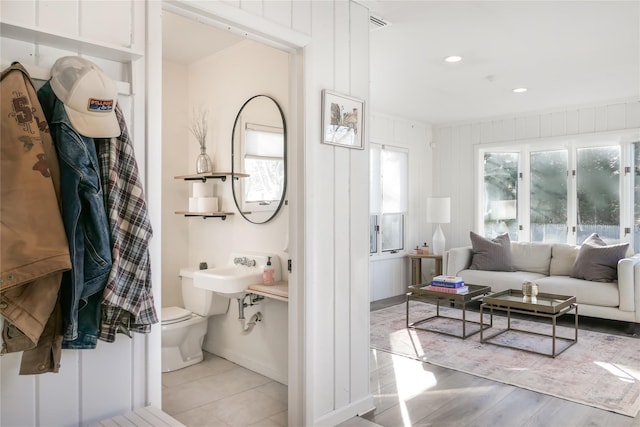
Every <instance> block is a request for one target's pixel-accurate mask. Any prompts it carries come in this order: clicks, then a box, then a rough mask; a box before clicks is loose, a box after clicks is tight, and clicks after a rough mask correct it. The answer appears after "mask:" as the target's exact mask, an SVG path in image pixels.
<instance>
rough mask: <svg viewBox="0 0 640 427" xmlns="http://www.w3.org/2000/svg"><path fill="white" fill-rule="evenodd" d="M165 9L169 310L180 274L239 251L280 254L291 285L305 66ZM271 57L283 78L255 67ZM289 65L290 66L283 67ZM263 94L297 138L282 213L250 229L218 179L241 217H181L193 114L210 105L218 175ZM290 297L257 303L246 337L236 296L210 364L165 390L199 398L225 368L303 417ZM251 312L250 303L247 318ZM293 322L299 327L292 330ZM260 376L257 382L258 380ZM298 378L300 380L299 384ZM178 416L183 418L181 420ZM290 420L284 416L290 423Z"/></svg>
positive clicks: (218, 188)
mask: <svg viewBox="0 0 640 427" xmlns="http://www.w3.org/2000/svg"><path fill="white" fill-rule="evenodd" d="M167 8H170V9H171V10H167ZM167 8H165V9H163V11H162V16H163V19H162V20H163V30H162V32H163V58H162V64H163V65H162V75H163V84H162V87H163V93H162V99H163V101H162V104H163V105H162V111H163V120H162V158H163V161H162V165H161V167H162V195H161V198H162V212H163V214H162V240H163V242H164V243H163V245H162V280H161V282H162V305H163V307H168V306H182V304H183V301H182V297H181V292H180V280H179V277H178V272H179V271H180V269H181V268H184V267H190V266H194V265H195V266H197V265H198V264H199V263H200V262H207V264H208V265H209V266H210V267H213V266H221V265H224V264H225V263H227V262H228V257H229V254H230V253H232V252H233V251H241V250H251V251H258V252H273V251H275V252H277V253H278V254H279V256H280V258H281V262H282V263H283V264H282V271H283V275H285V278H286V279H287V280H288V282H289V288H290V289H292V288H293V286H294V283H296V282H297V280H296V276H297V277H300V271H301V269H299V270H298V271H297V272H296V271H295V270H294V271H293V272H292V273H291V274H289V273H288V272H287V264H288V263H287V261H288V260H290V259H293V260H294V262H295V260H296V252H297V251H298V250H299V248H300V247H301V246H300V245H301V243H300V242H299V241H298V233H297V232H296V229H297V224H298V221H297V220H296V218H298V216H297V209H298V203H297V201H296V200H294V199H293V197H292V196H291V195H295V194H299V191H300V190H299V189H298V187H297V185H298V183H297V181H298V180H297V179H296V177H297V176H298V175H297V174H298V171H299V170H300V169H299V165H301V164H302V163H301V162H300V161H299V160H300V153H301V148H300V147H298V146H296V145H294V144H301V143H302V138H299V137H296V136H295V135H296V134H297V133H298V132H299V129H298V128H297V126H296V121H297V120H296V117H298V115H299V114H300V112H299V111H298V110H299V108H300V107H299V105H301V102H299V101H298V98H299V95H298V94H299V93H301V91H300V90H299V82H298V74H299V69H298V68H299V67H298V66H297V65H296V64H298V63H299V62H298V61H300V59H299V55H300V54H299V53H297V52H296V51H294V50H290V49H286V48H285V49H283V48H282V47H281V46H278V47H274V46H272V45H270V44H269V43H268V42H264V41H265V39H264V38H263V39H262V40H261V41H257V40H256V39H255V38H253V37H251V36H250V35H249V34H248V33H247V32H245V31H243V30H240V29H238V28H231V27H230V26H228V25H225V26H220V25H219V24H217V23H216V21H215V19H209V18H208V19H207V20H206V21H207V22H206V23H205V22H203V21H204V20H205V19H204V18H202V17H200V16H198V17H197V18H196V17H194V15H193V14H192V13H190V12H188V11H183V10H179V9H180V6H175V5H173V6H171V7H169V6H167ZM177 9H178V10H177ZM274 58H275V59H274ZM256 61H258V62H256ZM271 61H276V62H278V61H280V65H278V66H276V67H275V68H276V69H283V68H282V67H283V66H284V73H285V75H277V76H274V74H273V73H270V72H267V71H266V69H265V67H264V66H257V65H256V64H265V63H271ZM282 61H285V64H284V65H282V63H281V62H282ZM278 67H279V68H278ZM274 79H275V80H276V81H275V83H274ZM238 82H243V84H238ZM257 94H267V95H270V96H273V97H275V98H276V99H277V100H278V103H279V104H280V105H281V106H283V110H284V112H285V116H286V120H287V132H288V133H289V135H290V136H289V137H288V140H289V143H288V150H287V151H288V157H289V167H288V168H287V169H288V170H287V173H288V182H289V184H288V186H287V187H288V188H287V194H286V197H285V200H286V202H285V204H284V206H283V209H282V210H281V211H280V212H279V213H278V215H276V217H275V218H274V219H273V220H272V221H270V222H269V223H267V224H262V225H255V224H252V223H250V222H248V221H246V220H245V219H244V218H243V217H242V216H241V215H239V214H238V213H237V210H236V208H235V205H234V201H233V194H232V190H231V183H230V182H229V180H227V181H226V182H222V181H221V180H220V181H216V182H215V183H212V187H213V192H214V193H215V196H216V197H218V200H219V204H220V210H224V211H229V212H235V215H230V216H228V217H227V218H226V219H225V220H222V219H220V218H208V219H206V220H205V219H204V218H198V217H185V216H183V215H180V214H176V213H175V212H176V211H185V210H188V209H187V207H188V202H189V197H190V196H191V194H190V185H189V184H188V183H185V182H184V180H180V179H175V177H176V176H182V175H188V174H192V173H195V161H196V157H197V155H198V153H199V146H198V143H197V142H196V140H195V139H194V138H192V137H191V136H190V133H189V125H190V117H192V116H193V115H194V112H195V111H196V110H198V109H201V108H205V109H208V113H209V134H210V138H208V140H207V153H208V154H209V155H210V157H211V158H212V161H213V165H214V166H213V168H214V170H216V171H223V172H225V171H226V172H228V171H230V169H231V133H232V127H233V123H234V118H235V116H236V114H237V113H238V110H239V109H240V107H241V106H242V105H243V103H244V102H245V101H246V100H247V99H249V98H250V97H252V96H254V95H257ZM167 242H170V243H167ZM300 267H301V265H300ZM289 297H290V298H289V302H282V301H275V300H274V301H270V300H269V299H268V298H267V299H265V300H264V301H263V302H260V304H261V307H260V308H259V309H260V311H261V312H262V314H263V316H264V320H263V322H262V324H259V325H257V327H256V328H254V329H253V330H252V331H251V332H250V333H249V334H246V335H245V334H242V327H241V326H242V325H241V324H242V322H243V321H242V320H240V319H238V306H237V304H236V301H235V300H232V301H231V303H230V306H229V311H228V312H227V314H226V315H219V316H215V318H214V317H212V318H210V319H209V320H208V332H207V336H206V337H205V339H204V343H203V348H204V350H205V360H204V362H203V363H202V364H200V365H194V366H192V367H189V368H185V369H184V374H177V373H178V372H179V371H175V372H174V373H172V375H170V376H167V384H165V378H164V377H163V391H164V390H165V387H170V386H171V387H174V386H176V385H180V384H184V387H183V388H184V389H185V390H186V389H190V392H193V391H194V390H193V387H196V386H199V385H204V387H205V388H204V389H202V391H201V392H200V393H198V392H196V393H195V395H199V394H200V395H201V394H206V393H209V395H211V389H206V387H207V385H206V384H207V381H200V384H194V383H192V380H194V376H195V381H197V380H199V379H202V376H203V375H218V374H221V373H224V372H228V373H229V374H228V377H229V378H227V380H229V381H230V383H229V385H227V386H226V387H225V388H226V389H227V390H226V391H229V390H234V389H235V390H239V392H244V391H243V390H242V388H243V387H245V386H246V385H247V384H253V382H252V381H258V382H260V383H261V384H259V385H256V386H255V387H258V389H259V390H258V392H259V393H263V394H266V395H267V396H268V397H270V398H272V399H274V398H275V399H277V400H278V401H282V394H283V393H284V396H285V405H287V404H288V412H289V415H288V419H289V420H292V419H293V420H296V419H300V415H299V414H300V413H301V412H302V410H301V408H302V400H301V397H299V396H301V393H299V392H297V391H296V390H300V389H301V378H302V375H301V372H300V367H301V366H302V364H301V363H300V362H299V361H300V359H301V355H302V339H301V338H300V332H299V331H301V325H302V322H301V321H300V319H299V318H300V317H301V316H300V314H299V313H298V310H299V308H298V307H299V305H301V304H300V301H301V298H302V293H301V290H300V289H299V288H295V289H292V292H291V291H290V295H289ZM253 309H254V308H253V307H249V309H248V310H249V312H248V313H247V314H248V315H247V316H246V318H247V319H249V317H250V316H251V313H252V311H250V310H253ZM292 322H293V323H294V325H299V326H297V327H296V326H293V327H292V326H291V324H292ZM239 328H240V329H239ZM292 355H293V356H292ZM210 368H212V369H213V370H212V371H207V372H209V374H207V373H204V372H205V370H206V369H210ZM187 370H188V371H187ZM292 372H293V374H292ZM254 373H255V374H256V375H259V376H260V378H258V379H257V380H256V377H255V375H254ZM250 378H252V379H253V380H250ZM265 379H266V380H265ZM292 380H293V381H295V383H293V384H292ZM178 383H180V384H178ZM189 383H191V384H189ZM280 385H282V386H280ZM255 387H253V388H255ZM283 387H284V392H283ZM287 389H288V390H287ZM245 391H246V390H245ZM163 394H164V393H163ZM269 394H271V396H269ZM168 395H169V394H168ZM172 395H180V396H186V395H187V393H184V394H182V393H179V390H178V391H177V392H176V393H173V394H172ZM287 395H288V397H287ZM227 397H228V396H227ZM221 399H222V397H221ZM267 400H268V399H267ZM178 403H179V402H177V401H175V400H174V401H172V402H169V401H167V400H166V398H165V397H163V407H164V408H165V410H167V409H169V408H171V407H172V405H173V407H174V408H177V407H179V406H176V405H177V404H178ZM196 403H197V402H195V401H192V402H191V403H190V404H191V405H192V406H193V405H195V404H196ZM205 406H209V409H211V408H214V406H215V404H213V402H200V403H199V404H198V405H197V406H193V407H191V408H190V407H189V403H187V406H181V407H180V408H181V409H180V410H181V411H182V412H183V415H184V417H185V419H187V418H188V414H185V413H186V412H188V411H193V410H195V408H196V407H199V408H203V407H205ZM271 406H273V405H271ZM214 409H215V408H214ZM291 412H294V414H293V415H292V414H291ZM172 415H174V416H176V418H178V419H180V415H179V414H172ZM274 416H275V422H276V423H278V420H282V414H281V413H278V414H274ZM292 417H293V418H292ZM266 418H269V417H266ZM270 419H271V418H270ZM271 421H274V419H271ZM286 421H287V416H286V414H285V418H284V422H285V424H286ZM290 424H291V422H290Z"/></svg>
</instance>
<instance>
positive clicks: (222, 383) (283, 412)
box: [162, 352, 287, 427]
mask: <svg viewBox="0 0 640 427" xmlns="http://www.w3.org/2000/svg"><path fill="white" fill-rule="evenodd" d="M204 355H205V358H204V361H203V362H202V363H199V364H197V365H193V366H189V367H188V368H184V369H180V370H178V371H174V372H167V373H163V374H162V402H163V404H162V409H163V410H164V411H165V412H166V413H168V414H169V415H171V416H172V417H173V418H175V419H177V420H178V421H180V422H181V423H183V424H185V425H186V426H188V427H200V426H207V427H235V426H246V427H249V426H254V427H257V426H260V427H282V426H286V425H287V386H286V385H283V384H281V383H279V382H277V381H273V380H272V379H270V378H267V377H265V376H263V375H260V374H257V373H255V372H253V371H250V370H248V369H245V368H243V367H241V366H239V365H236V364H235V363H232V362H229V361H228V360H226V359H222V358H220V357H218V356H215V355H213V354H210V353H207V352H205V353H204Z"/></svg>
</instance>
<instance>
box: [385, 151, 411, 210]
mask: <svg viewBox="0 0 640 427" xmlns="http://www.w3.org/2000/svg"><path fill="white" fill-rule="evenodd" d="M380 163H381V168H382V212H394V213H397V212H406V211H407V171H408V168H407V153H406V152H405V151H398V150H392V149H388V148H386V147H385V148H383V149H382V155H381V156H380Z"/></svg>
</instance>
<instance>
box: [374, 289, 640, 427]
mask: <svg viewBox="0 0 640 427" xmlns="http://www.w3.org/2000/svg"><path fill="white" fill-rule="evenodd" d="M402 301H404V299H403V298H402V299H400V300H399V301H394V300H391V301H388V300H386V301H383V302H379V303H377V304H374V305H372V310H375V309H378V308H382V307H384V306H387V305H390V304H396V303H398V302H402ZM581 323H585V327H586V328H588V329H602V330H603V331H606V330H607V328H615V330H616V331H618V332H621V331H622V332H621V333H623V334H625V335H634V334H637V332H638V325H624V328H623V329H624V330H621V329H620V325H618V324H611V323H607V322H604V324H602V325H600V324H598V322H596V323H593V322H589V321H587V322H582V319H581ZM636 336H637V335H636ZM370 366H371V392H372V394H373V396H374V399H375V407H376V409H375V410H374V411H372V412H370V413H368V414H365V415H363V416H362V418H363V420H362V421H365V420H368V421H370V422H373V423H375V424H378V425H381V426H385V427H392V426H437V427H463V426H464V427H472V426H473V427H475V426H477V427H481V426H487V427H489V426H491V427H503V426H505V427H507V426H508V427H518V426H522V427H537V426H539V427H555V426H558V427H583V426H591V427H597V426H602V427H631V426H633V427H640V416H637V417H635V418H631V417H627V416H624V415H619V414H616V413H613V412H608V411H604V410H600V409H596V408H592V407H590V406H586V405H581V404H578V403H573V402H570V401H567V400H563V399H559V398H555V397H551V396H547V395H544V394H540V393H535V392H532V391H529V390H525V389H521V388H518V387H513V386H509V385H505V384H502V383H498V382H494V381H490V380H486V379H483V378H479V377H476V376H473V375H469V374H465V373H462V372H458V371H454V370H451V369H446V368H442V367H439V366H435V365H431V364H429V363H424V362H420V361H417V360H413V359H410V358H406V357H402V356H397V355H392V354H390V353H386V352H382V351H378V350H371V361H370Z"/></svg>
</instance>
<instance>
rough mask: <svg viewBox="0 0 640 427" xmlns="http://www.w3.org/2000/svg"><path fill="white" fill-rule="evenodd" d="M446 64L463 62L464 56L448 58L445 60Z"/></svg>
mask: <svg viewBox="0 0 640 427" xmlns="http://www.w3.org/2000/svg"><path fill="white" fill-rule="evenodd" d="M444 60H445V62H460V61H462V56H457V55H453V56H447V57H446V58H444Z"/></svg>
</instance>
